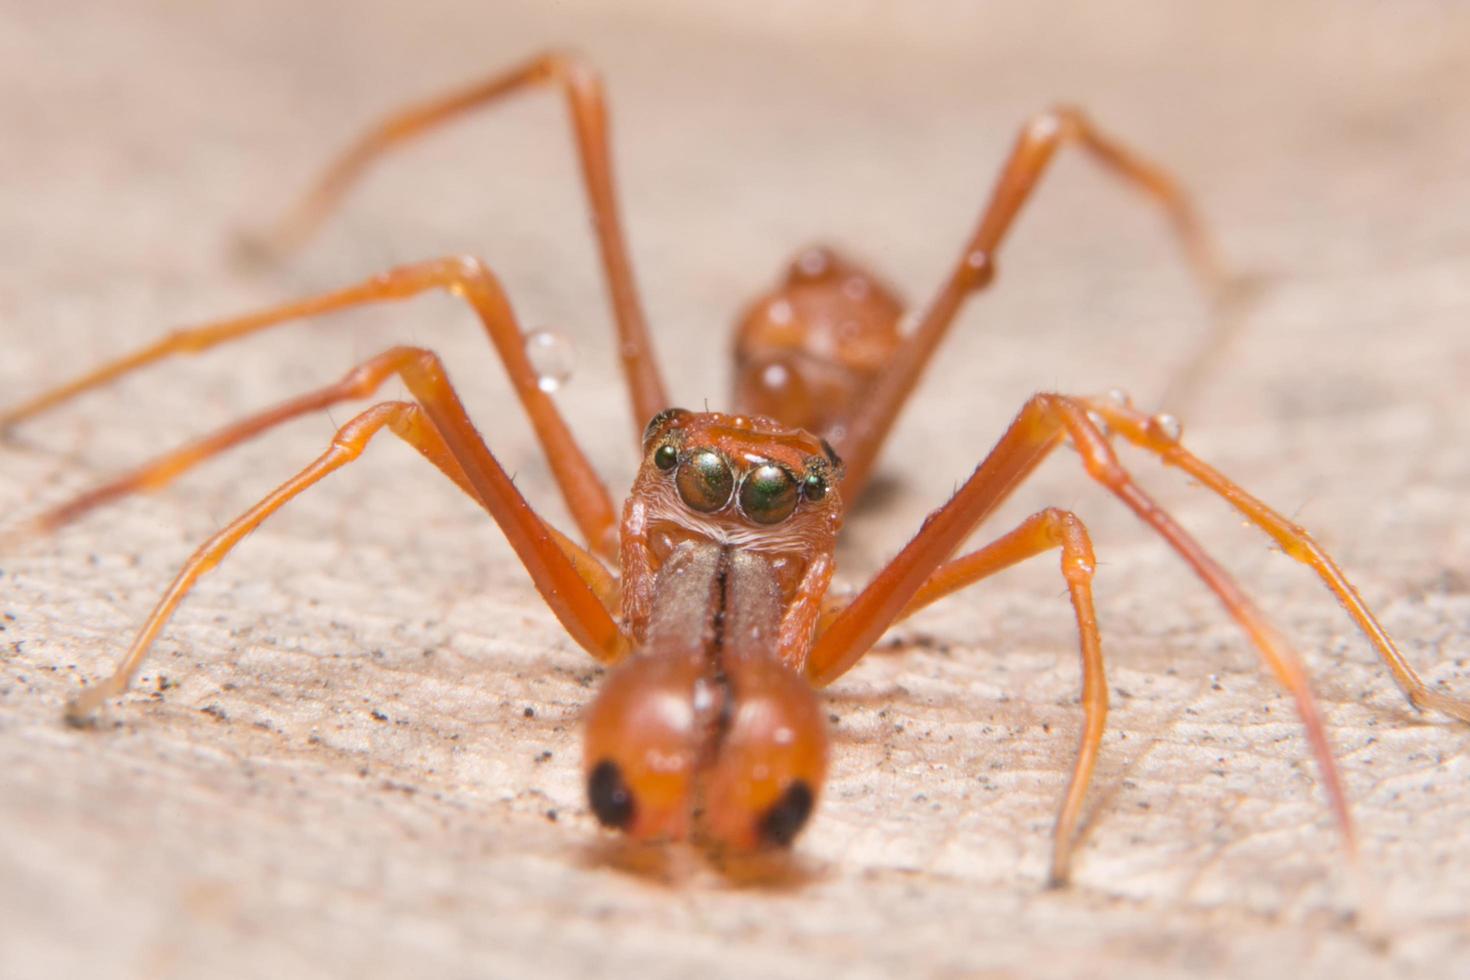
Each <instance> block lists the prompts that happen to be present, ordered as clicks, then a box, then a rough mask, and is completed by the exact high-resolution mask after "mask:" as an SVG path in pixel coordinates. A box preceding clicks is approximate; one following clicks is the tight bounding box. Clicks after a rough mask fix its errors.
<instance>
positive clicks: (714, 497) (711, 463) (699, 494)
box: [674, 449, 735, 514]
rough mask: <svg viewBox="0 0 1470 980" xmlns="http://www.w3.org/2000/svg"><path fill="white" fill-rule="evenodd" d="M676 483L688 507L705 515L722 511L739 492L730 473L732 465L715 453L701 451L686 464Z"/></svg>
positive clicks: (687, 460)
mask: <svg viewBox="0 0 1470 980" xmlns="http://www.w3.org/2000/svg"><path fill="white" fill-rule="evenodd" d="M674 483H675V485H676V486H678V488H679V497H680V498H681V499H682V500H683V501H684V503H686V504H688V505H689V507H690V508H691V509H693V510H697V511H699V512H700V513H704V514H713V513H714V512H715V511H717V510H720V509H722V508H723V507H724V506H725V505H726V504H728V503H729V502H730V495H731V494H733V493H734V492H735V474H733V473H731V472H730V464H729V463H727V462H725V458H724V457H723V456H721V455H720V454H719V453H717V452H715V451H714V450H712V449H701V450H699V451H697V452H695V453H693V454H692V455H691V456H689V458H688V459H686V460H684V462H683V463H682V464H680V466H679V475H678V476H676V477H674Z"/></svg>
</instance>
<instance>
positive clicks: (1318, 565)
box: [1082, 398, 1470, 721]
mask: <svg viewBox="0 0 1470 980" xmlns="http://www.w3.org/2000/svg"><path fill="white" fill-rule="evenodd" d="M1082 401H1083V402H1084V404H1086V405H1087V407H1088V408H1090V409H1091V410H1092V411H1093V412H1095V413H1096V414H1097V415H1098V416H1100V417H1101V418H1102V419H1103V420H1104V421H1106V422H1107V424H1108V425H1109V426H1110V427H1111V428H1112V429H1113V430H1114V431H1115V432H1117V433H1118V434H1119V435H1121V436H1122V437H1123V438H1124V439H1127V440H1128V441H1129V442H1131V443H1133V444H1134V445H1137V446H1141V447H1142V448H1144V449H1146V450H1148V451H1149V452H1151V453H1154V454H1155V455H1156V456H1158V457H1159V459H1161V460H1162V461H1163V462H1164V463H1165V464H1166V465H1168V466H1177V467H1179V468H1180V469H1181V470H1183V471H1184V472H1186V473H1188V474H1189V475H1190V476H1191V477H1193V478H1194V479H1196V480H1198V481H1199V482H1200V483H1201V484H1203V485H1204V486H1206V487H1209V488H1210V489H1211V490H1213V491H1215V493H1217V494H1219V495H1220V496H1221V497H1223V498H1224V499H1225V500H1226V501H1227V502H1228V503H1229V504H1230V505H1231V506H1232V507H1234V508H1235V509H1236V510H1238V511H1239V512H1240V513H1241V514H1243V515H1244V516H1245V517H1246V519H1248V520H1249V521H1250V522H1251V523H1253V524H1255V525H1256V526H1257V527H1259V528H1260V529H1261V530H1263V531H1265V532H1266V533H1267V534H1269V535H1270V536H1271V537H1272V539H1274V540H1275V541H1276V543H1277V545H1279V546H1280V548H1281V550H1282V551H1284V552H1286V553H1287V554H1288V555H1290V556H1291V557H1292V558H1295V559H1296V560H1297V561H1299V562H1301V563H1302V564H1304V565H1307V566H1308V567H1310V568H1311V569H1312V570H1313V571H1315V572H1316V573H1317V576H1318V577H1319V578H1320V579H1321V580H1322V582H1323V583H1324V584H1325V585H1326V586H1327V588H1329V589H1331V590H1332V594H1333V595H1334V596H1336V597H1337V601H1338V602H1340V603H1342V607H1343V608H1344V609H1346V610H1347V613H1348V615H1349V616H1351V617H1352V618H1353V622H1355V623H1357V624H1358V628H1359V629H1361V630H1362V631H1363V633H1364V634H1366V635H1367V637H1368V639H1369V640H1370V641H1371V642H1372V644H1373V647H1374V649H1376V650H1377V651H1378V655H1379V657H1381V658H1382V659H1383V662H1384V663H1385V664H1387V665H1388V669H1389V672H1390V673H1391V674H1392V675H1393V679H1394V680H1395V681H1396V682H1397V683H1398V686H1399V689H1400V690H1402V691H1403V692H1404V696H1405V697H1407V698H1408V699H1409V703H1410V704H1412V705H1413V706H1414V707H1415V708H1418V709H1420V710H1426V709H1428V710H1433V711H1440V712H1443V713H1444V714H1447V715H1450V716H1452V717H1455V718H1459V719H1460V720H1461V721H1470V703H1466V702H1464V701H1461V700H1459V699H1457V698H1452V697H1449V696H1448V695H1445V694H1441V693H1440V692H1438V691H1434V690H1431V689H1430V688H1429V687H1427V686H1426V685H1425V684H1424V681H1422V680H1421V679H1420V678H1419V675H1418V674H1417V673H1415V672H1414V668H1413V667H1411V666H1410V665H1409V662H1408V661H1407V660H1406V659H1404V655H1403V654H1402V653H1400V652H1399V648H1398V645H1397V644H1395V643H1394V642H1393V637H1391V636H1389V635H1388V631H1387V630H1385V629H1384V628H1383V626H1382V624H1380V623H1379V622H1378V618H1377V617H1376V616H1374V615H1373V612H1372V610H1370V609H1369V608H1368V605H1367V603H1365V602H1364V601H1363V597H1362V596H1361V595H1359V594H1358V590H1357V589H1356V588H1355V587H1354V586H1353V583H1352V582H1350V581H1348V578H1347V576H1346V575H1345V574H1343V571H1342V569H1341V568H1339V567H1338V564H1337V562H1335V561H1333V560H1332V556H1331V555H1329V554H1327V552H1325V551H1323V550H1322V547H1321V546H1320V545H1319V544H1317V542H1316V541H1314V540H1313V539H1312V536H1311V534H1309V533H1308V532H1307V530H1306V529H1305V528H1303V527H1301V526H1300V525H1298V524H1295V523H1293V522H1291V521H1289V520H1287V519H1286V518H1285V517H1282V516H1281V515H1280V514H1278V513H1277V512H1276V511H1274V510H1272V509H1271V508H1270V507H1267V506H1266V505H1265V504H1264V503H1262V502H1261V501H1259V500H1257V499H1256V498H1255V497H1253V496H1251V495H1250V494H1249V493H1246V491H1245V490H1244V489H1243V488H1242V487H1241V486H1240V485H1239V484H1237V483H1235V481H1233V480H1231V479H1229V478H1228V477H1226V476H1224V475H1223V474H1221V473H1220V472H1219V471H1218V470H1216V469H1214V468H1213V467H1211V466H1210V465H1209V464H1208V463H1205V462H1204V461H1203V460H1201V459H1200V458H1199V457H1197V456H1195V455H1194V454H1193V453H1191V452H1190V451H1189V450H1188V449H1185V448H1184V446H1182V445H1180V443H1179V430H1178V427H1177V423H1176V422H1172V420H1170V419H1169V418H1168V417H1167V416H1148V415H1144V414H1143V413H1142V412H1138V411H1136V410H1134V409H1133V408H1131V407H1129V406H1127V405H1126V404H1123V403H1122V402H1120V401H1118V400H1115V399H1111V398H1087V399H1082Z"/></svg>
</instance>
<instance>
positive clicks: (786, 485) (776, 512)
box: [740, 463, 799, 524]
mask: <svg viewBox="0 0 1470 980" xmlns="http://www.w3.org/2000/svg"><path fill="white" fill-rule="evenodd" d="M798 496H799V494H798V492H797V487H796V480H795V479H794V478H792V476H791V474H790V473H788V472H786V471H785V470H783V469H782V468H781V467H779V466H777V465H775V464H774V463H766V464H764V465H762V466H757V467H756V468H755V469H753V470H751V471H750V472H749V473H747V474H746V475H745V479H744V480H743V481H741V483H740V509H741V510H742V511H744V512H745V516H746V517H748V518H750V519H751V520H752V521H755V522H756V523H757V524H779V523H780V522H781V521H784V520H786V518H788V517H790V516H791V512H792V511H793V510H795V509H796V498H797V497H798Z"/></svg>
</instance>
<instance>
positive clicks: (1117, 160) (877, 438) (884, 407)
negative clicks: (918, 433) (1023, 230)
mask: <svg viewBox="0 0 1470 980" xmlns="http://www.w3.org/2000/svg"><path fill="white" fill-rule="evenodd" d="M1063 145H1076V146H1080V147H1081V148H1082V149H1083V150H1086V151H1087V153H1088V154H1089V155H1090V156H1092V158H1093V159H1095V160H1096V161H1097V162H1098V163H1100V164H1101V165H1102V166H1103V167H1104V168H1105V169H1107V170H1108V171H1109V172H1111V173H1112V174H1114V175H1115V176H1117V177H1119V178H1121V179H1122V180H1124V181H1125V182H1127V183H1129V184H1131V185H1132V186H1134V187H1135V188H1137V189H1138V190H1139V191H1142V192H1143V193H1144V194H1145V195H1147V196H1148V197H1149V198H1151V199H1152V200H1153V201H1154V202H1155V203H1157V204H1158V206H1159V207H1161V208H1163V210H1164V212H1165V214H1166V215H1167V216H1168V218H1169V221H1170V223H1171V224H1172V225H1173V227H1174V233H1175V235H1176V237H1177V238H1178V240H1179V244H1180V247H1181V248H1182V249H1183V251H1184V253H1185V255H1186V256H1187V257H1188V259H1189V263H1190V265H1191V267H1192V268H1193V270H1194V272H1195V275H1196V277H1197V278H1198V279H1199V280H1200V282H1201V283H1202V285H1203V286H1204V288H1205V289H1206V290H1208V291H1209V292H1210V293H1211V294H1212V295H1214V296H1217V297H1218V296H1220V295H1222V293H1223V292H1224V287H1225V282H1224V276H1223V275H1222V273H1221V266H1220V262H1219V259H1218V258H1217V256H1216V252H1215V247H1214V245H1213V243H1212V242H1211V241H1210V238H1209V236H1208V235H1207V234H1206V233H1205V230H1204V226H1203V224H1202V223H1201V222H1200V220H1199V217H1198V215H1197V214H1196V213H1195V209H1194V205H1193V204H1192V203H1191V202H1190V199H1189V197H1188V196H1187V195H1186V194H1185V193H1184V192H1183V191H1182V190H1181V189H1180V187H1179V185H1178V183H1177V182H1176V181H1175V179H1174V178H1173V177H1172V176H1171V175H1170V174H1169V173H1168V172H1167V171H1165V170H1164V169H1163V168H1161V167H1159V166H1157V165H1156V164H1154V163H1151V162H1150V161H1148V160H1146V159H1144V158H1143V157H1141V156H1139V155H1138V154H1136V153H1134V152H1133V151H1132V150H1130V149H1128V148H1127V147H1125V146H1123V145H1122V144H1120V143H1118V142H1116V141H1114V140H1113V139H1112V138H1111V137H1109V136H1107V135H1106V134H1104V133H1102V132H1100V131H1099V130H1098V129H1097V128H1096V127H1095V126H1094V125H1093V124H1092V122H1091V121H1090V120H1089V119H1088V118H1087V116H1086V115H1084V114H1083V113H1082V112H1081V110H1079V109H1075V108H1070V107H1065V106H1064V107H1059V108H1055V109H1052V110H1050V111H1049V112H1044V113H1042V114H1040V115H1039V116H1036V117H1035V118H1033V119H1032V120H1031V121H1030V122H1028V123H1027V124H1026V125H1025V126H1024V127H1023V128H1022V129H1021V134H1020V136H1019V138H1018V139H1017V141H1016V145H1015V148H1014V149H1013V150H1012V151H1011V156H1010V158H1009V159H1008V160H1007V161H1006V164H1005V167H1004V168H1003V169H1002V170H1001V173H1000V177H999V178H998V179H997V181H996V184H995V187H994V189H992V191H991V193H990V200H989V202H988V203H987V204H986V206H985V209H984V211H983V212H982V214H981V218H980V224H979V226H978V227H976V229H975V231H974V233H973V234H972V235H971V236H970V239H969V240H968V241H967V242H966V243H965V246H964V248H963V249H962V250H961V251H960V257H959V261H958V262H957V263H956V264H955V267H954V269H953V270H952V271H951V272H950V274H949V278H948V280H946V282H945V283H944V285H943V286H942V287H940V290H939V294H938V295H937V296H935V297H934V300H933V301H932V302H931V303H930V304H929V306H928V308H927V309H925V310H924V311H923V315H922V318H921V319H920V321H919V323H918V325H917V326H916V327H915V328H914V330H913V331H912V332H911V333H910V334H909V336H908V338H907V339H906V341H905V342H904V344H903V346H902V347H900V348H899V349H898V351H897V353H896V354H895V355H894V358H893V361H892V362H891V364H890V365H889V367H888V368H887V369H886V370H885V371H884V373H883V374H882V375H881V376H880V377H879V379H878V381H877V383H876V384H875V385H874V387H873V391H872V393H871V394H870V396H869V397H868V398H867V399H866V400H865V401H864V402H863V407H862V409H861V410H860V411H859V413H858V414H857V415H856V416H854V418H853V419H852V421H851V422H850V423H849V425H848V431H847V436H846V438H845V439H843V440H842V441H841V443H840V444H839V445H838V446H837V451H838V452H839V453H840V454H841V456H842V458H843V461H844V462H845V463H846V464H847V475H846V477H845V478H844V480H843V485H842V494H843V497H844V498H845V499H848V500H856V499H857V497H858V493H859V491H861V489H862V488H863V486H864V485H865V484H866V483H867V481H868V477H869V476H870V475H871V471H872V466H873V463H874V462H875V459H876V457H877V455H878V451H879V450H880V449H881V448H882V445H883V442H884V440H885V439H886V438H887V436H888V432H889V430H890V429H891V428H892V426H893V423H894V421H895V420H896V419H897V418H898V413H899V412H900V411H901V410H902V409H903V406H904V404H905V403H906V402H907V401H908V398H909V395H911V394H912V393H913V390H914V387H915V385H917V384H918V382H919V378H920V376H921V375H922V374H923V372H924V369H925V368H926V367H927V366H928V364H929V361H930V359H931V358H932V357H933V356H934V352H935V350H937V349H938V347H939V345H940V343H941V342H942V341H943V340H944V337H945V335H946V334H947V333H948V332H949V328H950V325H951V324H952V323H953V322H954V319H955V316H956V315H957V314H958V313H959V310H960V307H961V306H962V305H963V303H964V301H965V300H966V298H968V297H969V296H970V295H972V294H973V293H976V292H978V291H980V290H982V289H984V288H985V287H986V286H988V285H989V284H990V282H991V280H992V279H993V278H994V277H995V262H996V256H997V254H998V253H999V251H1000V248H1001V246H1002V245H1003V244H1004V242H1005V238H1006V235H1007V234H1008V233H1009V231H1010V229H1011V225H1012V224H1013V223H1014V221H1015V219H1016V215H1017V214H1019V213H1020V210H1021V207H1022V205H1024V204H1025V203H1026V201H1027V200H1029V199H1030V197H1031V195H1032V193H1033V192H1034V190H1035V188H1036V184H1037V182H1038V181H1039V180H1040V179H1041V175H1042V174H1043V173H1044V172H1045V171H1046V169H1047V166H1048V165H1049V164H1050V163H1051V161H1052V158H1053V157H1054V156H1055V155H1056V152H1057V150H1058V149H1059V148H1061V147H1062V146H1063Z"/></svg>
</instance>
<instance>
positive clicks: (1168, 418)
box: [1148, 412, 1184, 442]
mask: <svg viewBox="0 0 1470 980" xmlns="http://www.w3.org/2000/svg"><path fill="white" fill-rule="evenodd" d="M1148 429H1149V434H1150V435H1154V436H1158V437H1159V438H1161V439H1163V440H1165V441H1166V442H1178V441H1179V438H1180V436H1182V435H1184V423H1183V422H1180V421H1179V419H1177V418H1175V417H1174V416H1173V415H1169V414H1168V413H1166V412H1160V413H1159V414H1158V415H1155V416H1154V417H1153V418H1151V419H1149V420H1148Z"/></svg>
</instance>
